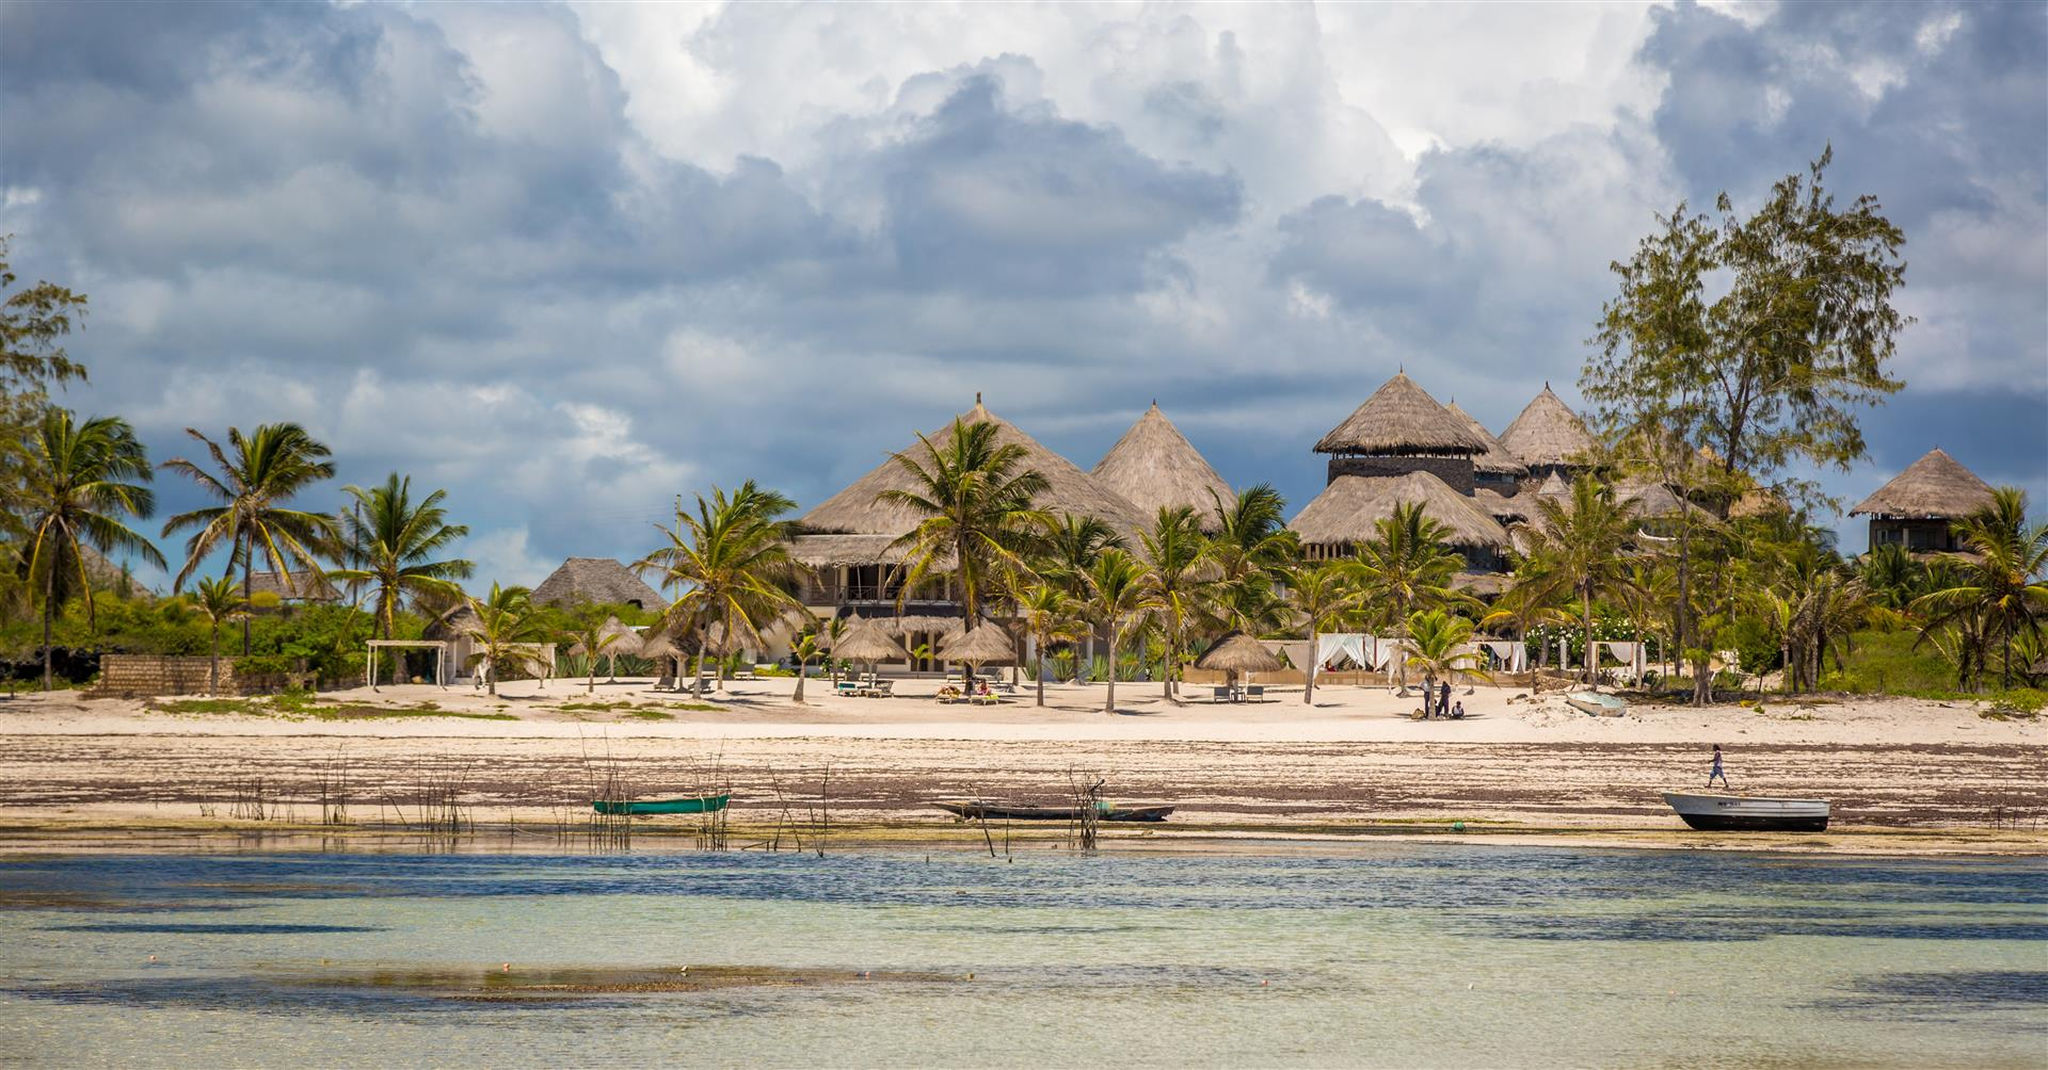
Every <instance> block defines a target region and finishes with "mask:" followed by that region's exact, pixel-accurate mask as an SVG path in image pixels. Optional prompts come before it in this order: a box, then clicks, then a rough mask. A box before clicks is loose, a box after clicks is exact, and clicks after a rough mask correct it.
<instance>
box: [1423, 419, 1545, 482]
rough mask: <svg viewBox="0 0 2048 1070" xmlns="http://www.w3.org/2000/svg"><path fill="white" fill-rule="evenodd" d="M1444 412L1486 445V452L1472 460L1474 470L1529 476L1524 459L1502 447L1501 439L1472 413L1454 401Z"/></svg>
mask: <svg viewBox="0 0 2048 1070" xmlns="http://www.w3.org/2000/svg"><path fill="white" fill-rule="evenodd" d="M1444 411H1445V412H1448V413H1450V414H1451V415H1452V416H1455V417H1457V418H1458V419H1459V420H1460V421H1462V422H1463V423H1464V425H1465V430H1467V431H1470V432H1472V433H1473V434H1474V435H1477V436H1479V439H1480V441H1482V442H1484V443H1486V452H1484V453H1480V454H1475V455H1474V456H1473V458H1472V467H1473V469H1474V470H1476V471H1480V472H1490V473H1494V474H1496V475H1504V476H1526V475H1528V474H1529V466H1528V465H1526V464H1523V463H1522V459H1521V458H1519V457H1516V456H1515V454H1514V451H1513V450H1510V449H1508V448H1507V447H1506V446H1503V445H1501V441H1500V439H1497V438H1495V437H1493V432H1491V431H1488V430H1487V429H1486V425H1485V424H1482V423H1480V422H1479V421H1478V420H1477V419H1475V418H1474V417H1473V416H1472V414H1471V413H1469V412H1466V411H1465V410H1464V409H1461V408H1459V407H1458V403H1457V402H1455V401H1453V402H1451V403H1450V404H1448V405H1446V406H1444Z"/></svg>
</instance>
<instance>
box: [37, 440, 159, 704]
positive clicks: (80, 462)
mask: <svg viewBox="0 0 2048 1070" xmlns="http://www.w3.org/2000/svg"><path fill="white" fill-rule="evenodd" d="M153 474H154V473H153V472H152V471H151V469H150V467H149V453H148V451H146V450H145V449H144V448H143V446H142V443H141V442H140V441H139V440H137V439H136V437H135V431H134V429H133V428H131V427H129V426H128V422H127V421H125V420H122V419H119V418H116V417H112V416H94V417H91V418H89V419H87V420H86V421H85V422H83V423H79V422H77V420H76V419H75V418H74V417H73V416H72V415H71V413H70V412H69V411H67V410H65V409H58V408H51V409H48V410H45V411H44V413H43V418H42V420H41V421H40V422H38V423H37V424H36V426H35V433H34V434H33V435H32V436H31V437H30V439H29V441H28V444H27V463H26V465H25V466H24V469H23V472H22V476H23V480H22V483H23V485H22V487H21V491H20V493H21V505H20V515H21V516H22V517H23V518H24V524H23V527H24V528H25V530H26V534H25V535H24V536H23V539H22V546H21V548H20V549H19V551H18V553H19V555H20V568H21V570H22V579H23V580H24V585H25V586H27V587H29V588H30V589H31V590H33V591H34V592H35V593H36V594H37V595H38V596H39V597H40V600H41V602H42V609H43V690H45V691H48V690H49V689H50V688H51V686H52V679H53V676H52V671H51V663H50V625H51V623H52V622H53V621H54V620H55V619H56V617H57V611H58V609H59V608H60V607H62V606H63V605H64V603H65V602H67V601H69V600H70V599H72V598H74V597H82V599H83V600H84V602H85V619H86V622H87V624H88V626H96V625H95V624H94V616H93V602H92V573H91V570H90V569H89V568H88V567H87V561H86V556H85V551H86V548H87V547H91V548H93V549H96V550H98V551H100V552H101V553H114V552H116V551H121V552H127V553H133V554H137V555H140V556H141V557H142V559H143V560H145V561H148V562H149V563H150V564H153V565H155V566H157V567H158V568H163V567H165V565H164V555H163V554H161V553H159V552H158V551H157V548H156V547H155V546H153V545H151V544H150V542H149V540H148V539H145V538H143V537H142V536H141V535H139V534H137V533H136V532H135V531H134V530H133V529H131V528H129V527H128V526H127V525H125V524H123V523H122V522H121V521H120V519H119V518H120V517H121V516H123V515H126V516H132V517H135V518H137V519H147V518H148V516H149V515H150V513H151V512H153V511H155V509H156V499H155V497H154V496H152V495H151V494H150V491H149V488H148V487H145V486H143V485H142V484H144V483H147V482H149V480H150V476H151V475H153Z"/></svg>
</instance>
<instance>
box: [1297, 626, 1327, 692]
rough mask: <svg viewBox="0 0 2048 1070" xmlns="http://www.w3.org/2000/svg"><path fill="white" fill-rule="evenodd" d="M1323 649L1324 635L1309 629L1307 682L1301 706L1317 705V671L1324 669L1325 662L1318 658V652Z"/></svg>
mask: <svg viewBox="0 0 2048 1070" xmlns="http://www.w3.org/2000/svg"><path fill="white" fill-rule="evenodd" d="M1322 648H1323V637H1322V634H1321V633H1320V632H1317V631H1316V630H1315V629H1313V628H1311V629H1309V632H1308V672H1307V673H1306V674H1305V676H1306V681H1307V682H1306V683H1304V684H1303V685H1302V688H1301V704H1302V705H1304V706H1313V705H1315V704H1316V670H1317V669H1320V668H1322V667H1323V661H1322V659H1321V658H1318V657H1316V652H1317V651H1319V650H1321V649H1322Z"/></svg>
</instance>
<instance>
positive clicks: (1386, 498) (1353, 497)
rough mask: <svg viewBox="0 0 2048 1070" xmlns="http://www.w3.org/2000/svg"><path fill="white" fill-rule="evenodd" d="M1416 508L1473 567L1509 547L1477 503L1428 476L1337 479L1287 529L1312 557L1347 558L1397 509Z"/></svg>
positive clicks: (1496, 523)
mask: <svg viewBox="0 0 2048 1070" xmlns="http://www.w3.org/2000/svg"><path fill="white" fill-rule="evenodd" d="M1410 503H1415V504H1420V505H1421V506H1422V509H1423V514H1424V515H1425V516H1427V517H1429V518H1430V519H1431V520H1434V521H1436V522H1437V523H1439V524H1442V525H1443V526H1444V527H1445V528H1446V529H1447V532H1448V534H1447V536H1446V538H1445V543H1446V544H1447V545H1449V546H1452V547H1454V548H1456V549H1458V550H1460V551H1463V552H1464V553H1465V556H1466V558H1467V560H1469V561H1471V562H1472V564H1473V565H1475V566H1480V565H1487V564H1491V563H1492V562H1493V559H1494V558H1495V557H1497V556H1498V555H1499V554H1500V552H1501V551H1502V550H1503V549H1505V548H1506V547H1507V545H1508V533H1507V529H1505V528H1503V527H1501V526H1500V522H1499V521H1496V520H1495V519H1494V518H1493V517H1491V516H1489V515H1487V513H1486V510H1485V509H1483V508H1481V507H1480V505H1479V503H1478V502H1477V501H1476V500H1474V499H1472V498H1468V497H1466V496H1465V495H1463V494H1459V493H1458V492H1456V491H1454V490H1452V489H1451V488H1450V487H1448V486H1446V485H1445V484H1444V481H1443V480H1441V479H1438V478H1437V477H1435V476H1433V475H1431V474H1429V473H1428V472H1410V473H1408V474H1407V475H1405V476H1399V477H1396V478H1391V479H1375V478H1368V477H1366V476H1339V477H1337V478H1336V479H1334V480H1332V481H1331V482H1330V485H1329V486H1327V487H1324V488H1323V492H1322V493H1321V494H1318V495H1316V496H1315V498H1314V499H1312V500H1311V501H1310V502H1309V503H1308V504H1307V505H1305V506H1303V507H1302V510H1301V512H1299V513H1296V514H1295V516H1294V519H1293V520H1292V521H1289V522H1288V525H1287V526H1288V527H1289V528H1292V529H1293V530H1294V533H1295V534H1296V535H1298V536H1299V537H1300V538H1301V543H1302V547H1303V548H1304V549H1305V550H1307V551H1308V553H1309V556H1310V557H1312V558H1319V559H1323V560H1328V559H1331V558H1339V557H1348V556H1350V555H1351V554H1352V553H1353V552H1354V551H1355V549H1356V547H1357V545H1358V544H1359V543H1361V542H1364V541H1365V540H1367V539H1370V538H1372V537H1373V536H1374V534H1375V533H1376V532H1375V526H1376V525H1377V524H1378V523H1379V522H1380V521H1381V520H1384V519H1386V518H1388V517H1391V516H1393V515H1394V507H1395V506H1396V505H1405V504H1410Z"/></svg>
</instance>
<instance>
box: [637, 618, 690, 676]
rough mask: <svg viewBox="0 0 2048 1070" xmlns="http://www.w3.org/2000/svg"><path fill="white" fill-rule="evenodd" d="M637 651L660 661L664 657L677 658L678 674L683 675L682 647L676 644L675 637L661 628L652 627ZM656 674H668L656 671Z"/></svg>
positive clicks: (643, 655)
mask: <svg viewBox="0 0 2048 1070" xmlns="http://www.w3.org/2000/svg"><path fill="white" fill-rule="evenodd" d="M637 653H638V654H639V655H640V656H641V657H643V658H646V659H648V660H649V661H654V662H659V661H661V660H662V659H663V658H675V659H677V661H676V675H678V676H680V675H682V660H681V659H682V656H683V652H682V649H681V648H679V647H677V646H676V641H675V637H674V636H672V635H670V634H668V632H666V631H663V630H661V629H658V628H657V629H650V630H649V631H648V632H647V634H646V635H645V636H644V637H642V638H641V640H640V648H639V650H638V651H637ZM655 675H656V676H662V675H666V674H664V673H661V672H656V673H655Z"/></svg>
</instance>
